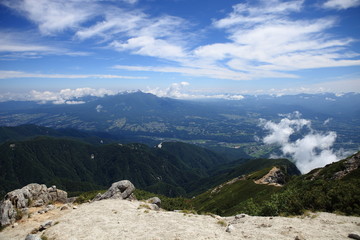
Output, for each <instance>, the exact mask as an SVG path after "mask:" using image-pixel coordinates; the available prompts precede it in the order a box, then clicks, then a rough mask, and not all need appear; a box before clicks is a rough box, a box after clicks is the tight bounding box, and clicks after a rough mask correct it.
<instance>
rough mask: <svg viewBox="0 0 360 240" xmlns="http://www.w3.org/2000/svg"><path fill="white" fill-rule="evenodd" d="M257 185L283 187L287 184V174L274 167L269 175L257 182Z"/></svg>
mask: <svg viewBox="0 0 360 240" xmlns="http://www.w3.org/2000/svg"><path fill="white" fill-rule="evenodd" d="M255 183H256V184H268V185H272V186H277V187H281V186H283V185H284V184H285V174H284V173H283V172H282V171H281V169H280V168H277V167H273V168H272V169H271V170H270V171H269V173H268V174H266V175H265V176H263V177H262V178H260V179H258V180H256V181H255Z"/></svg>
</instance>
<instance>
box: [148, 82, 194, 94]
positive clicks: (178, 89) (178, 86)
mask: <svg viewBox="0 0 360 240" xmlns="http://www.w3.org/2000/svg"><path fill="white" fill-rule="evenodd" d="M189 85H190V84H189V83H188V82H180V83H172V84H171V85H170V87H168V88H165V89H161V88H154V89H150V88H148V89H147V90H144V92H147V93H151V94H154V95H156V96H158V97H170V98H192V97H191V95H189V94H187V93H184V92H183V90H184V88H185V87H186V86H189Z"/></svg>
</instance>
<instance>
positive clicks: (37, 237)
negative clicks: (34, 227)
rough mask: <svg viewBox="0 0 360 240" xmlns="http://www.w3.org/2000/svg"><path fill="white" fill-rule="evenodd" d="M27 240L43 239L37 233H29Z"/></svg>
mask: <svg viewBox="0 0 360 240" xmlns="http://www.w3.org/2000/svg"><path fill="white" fill-rule="evenodd" d="M25 240H41V238H40V237H39V236H38V235H36V234H28V235H27V236H26V238H25Z"/></svg>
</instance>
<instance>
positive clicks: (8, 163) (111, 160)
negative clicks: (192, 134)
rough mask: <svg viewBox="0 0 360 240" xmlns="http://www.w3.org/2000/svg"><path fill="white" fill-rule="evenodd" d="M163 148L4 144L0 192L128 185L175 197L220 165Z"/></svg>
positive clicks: (186, 150) (201, 152) (201, 155)
mask: <svg viewBox="0 0 360 240" xmlns="http://www.w3.org/2000/svg"><path fill="white" fill-rule="evenodd" d="M163 144H164V148H163V149H161V148H159V147H157V148H150V147H148V146H146V145H143V144H124V145H123V144H107V145H91V144H87V143H84V142H80V141H75V140H69V139H56V138H49V137H37V138H35V139H31V140H25V141H11V142H6V143H4V144H2V145H0V152H1V158H0V189H1V191H2V194H4V193H5V192H6V191H10V190H12V189H15V188H19V187H21V186H23V185H25V184H28V183H31V182H40V183H45V184H47V185H52V184H55V185H57V186H59V187H61V188H63V189H65V190H67V191H88V190H93V189H99V188H102V187H103V186H107V185H109V184H110V183H112V182H114V181H117V180H119V179H129V180H131V181H132V182H133V183H134V184H135V185H136V186H138V187H140V188H143V189H147V190H151V191H153V192H158V193H162V194H165V195H169V196H176V195H183V194H185V190H184V186H185V185H186V184H187V183H189V182H190V181H194V180H196V179H200V178H203V177H207V176H208V174H207V169H209V168H211V167H214V166H216V165H217V164H220V163H221V161H223V160H224V159H222V158H221V157H220V156H218V155H216V154H215V153H212V152H210V151H208V150H205V149H203V148H200V147H197V146H195V145H189V144H184V143H175V142H174V143H163ZM177 146H178V147H177ZM174 149H176V151H175V150H174Z"/></svg>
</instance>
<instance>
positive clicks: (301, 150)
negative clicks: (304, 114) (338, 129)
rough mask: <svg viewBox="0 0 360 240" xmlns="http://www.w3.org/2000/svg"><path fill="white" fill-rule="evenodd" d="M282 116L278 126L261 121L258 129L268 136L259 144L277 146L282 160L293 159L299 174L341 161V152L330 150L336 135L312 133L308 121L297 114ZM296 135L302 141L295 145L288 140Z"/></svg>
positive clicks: (297, 141)
mask: <svg viewBox="0 0 360 240" xmlns="http://www.w3.org/2000/svg"><path fill="white" fill-rule="evenodd" d="M282 116H283V117H284V118H283V119H281V120H280V122H278V123H275V122H273V121H266V120H264V119H261V121H260V125H261V126H262V127H263V128H264V130H266V131H268V132H269V134H268V135H267V136H265V137H264V138H263V139H262V140H263V142H264V143H265V144H275V145H279V146H280V147H281V148H280V149H281V151H282V154H283V155H282V156H281V157H290V158H291V159H293V160H294V161H295V164H296V166H297V167H298V168H299V170H300V171H301V172H302V173H307V172H309V171H311V170H312V169H314V168H318V167H323V166H325V165H326V164H329V163H332V162H336V161H338V160H339V159H341V158H342V157H344V155H343V154H342V152H341V151H338V152H334V151H333V150H332V146H333V145H334V143H335V141H336V137H337V135H336V133H335V132H332V131H330V132H326V133H324V132H317V131H315V130H314V129H312V127H311V121H310V120H307V119H302V118H301V114H300V113H299V112H294V113H293V114H289V115H282ZM304 132H305V134H304ZM295 134H296V135H300V136H301V137H299V138H298V139H297V140H295V141H294V140H292V139H291V136H292V135H295Z"/></svg>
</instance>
